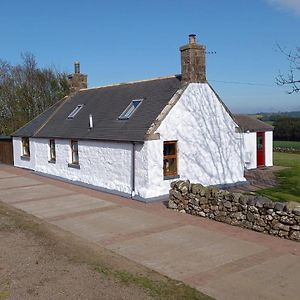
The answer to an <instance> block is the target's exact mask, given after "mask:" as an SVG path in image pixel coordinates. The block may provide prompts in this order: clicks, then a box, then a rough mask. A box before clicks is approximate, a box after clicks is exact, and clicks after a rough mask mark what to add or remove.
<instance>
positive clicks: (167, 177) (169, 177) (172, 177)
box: [164, 175, 180, 180]
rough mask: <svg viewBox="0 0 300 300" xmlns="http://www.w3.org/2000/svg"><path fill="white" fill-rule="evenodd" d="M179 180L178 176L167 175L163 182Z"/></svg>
mask: <svg viewBox="0 0 300 300" xmlns="http://www.w3.org/2000/svg"><path fill="white" fill-rule="evenodd" d="M177 178H180V175H168V176H164V180H170V179H177Z"/></svg>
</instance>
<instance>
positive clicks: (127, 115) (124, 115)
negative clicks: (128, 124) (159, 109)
mask: <svg viewBox="0 0 300 300" xmlns="http://www.w3.org/2000/svg"><path fill="white" fill-rule="evenodd" d="M142 101H143V99H136V100H132V101H131V103H130V104H129V105H128V106H127V107H126V109H125V110H124V111H123V112H122V114H121V115H120V116H119V120H128V119H129V118H130V117H131V116H132V115H133V113H134V112H135V111H136V110H137V108H138V107H139V106H140V104H141V103H142Z"/></svg>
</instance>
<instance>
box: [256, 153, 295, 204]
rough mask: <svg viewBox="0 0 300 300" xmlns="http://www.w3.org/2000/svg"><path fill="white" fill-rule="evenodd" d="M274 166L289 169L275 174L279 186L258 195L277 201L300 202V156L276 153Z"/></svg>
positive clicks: (262, 191) (259, 192)
mask: <svg viewBox="0 0 300 300" xmlns="http://www.w3.org/2000/svg"><path fill="white" fill-rule="evenodd" d="M274 165H276V166H283V167H289V168H288V169H285V170H281V171H279V172H276V173H275V175H276V176H277V178H278V180H279V183H280V184H279V185H278V186H276V187H274V188H269V189H264V190H260V191H258V192H257V193H258V194H261V195H264V196H267V197H269V198H271V199H273V200H276V201H283V202H288V201H295V202H300V154H290V153H274Z"/></svg>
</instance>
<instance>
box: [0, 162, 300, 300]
mask: <svg viewBox="0 0 300 300" xmlns="http://www.w3.org/2000/svg"><path fill="white" fill-rule="evenodd" d="M0 201H3V202H6V203H8V204H10V205H12V206H15V207H17V208H19V209H22V210H23V211H26V212H27V213H30V214H33V215H35V216H37V217H39V218H42V219H44V220H46V221H48V222H50V223H52V224H55V225H57V226H58V227H60V228H62V229H64V230H68V231H70V232H72V233H74V234H76V235H78V236H80V237H82V238H83V239H86V240H89V241H93V242H96V243H98V244H99V245H101V246H104V247H106V248H108V249H111V250H113V251H115V252H116V253H118V254H120V255H123V256H125V257H127V258H129V259H131V260H134V261H136V262H138V263H140V264H143V265H145V266H147V267H149V268H151V269H154V270H156V271H158V272H160V273H162V274H165V275H167V276H169V277H171V278H174V279H178V280H181V281H184V282H185V283H187V284H190V285H191V286H194V287H196V288H197V289H199V290H201V291H202V292H204V293H206V294H208V295H210V296H212V297H215V298H217V299H231V300H233V299H243V300H247V299H251V300H253V299H271V300H275V299H295V300H296V299H297V300H298V299H300V296H299V295H300V284H299V283H300V243H296V242H292V241H288V240H283V239H279V238H275V237H271V236H266V235H263V234H260V233H256V232H252V231H248V230H245V229H242V228H237V227H233V226H229V225H226V224H222V223H217V222H214V221H211V220H207V219H202V218H199V217H194V216H191V215H185V214H180V213H176V212H174V211H171V210H168V209H166V208H165V206H164V205H163V204H162V203H153V204H143V203H139V202H136V201H132V200H128V199H124V198H122V197H117V196H113V195H110V194H106V193H101V192H97V191H94V190H90V189H87V188H82V187H79V186H75V185H71V184H67V183H64V182H61V181H56V180H52V179H49V178H45V177H41V176H38V175H34V174H31V173H30V172H29V171H26V170H21V169H17V168H13V167H8V166H4V165H0Z"/></svg>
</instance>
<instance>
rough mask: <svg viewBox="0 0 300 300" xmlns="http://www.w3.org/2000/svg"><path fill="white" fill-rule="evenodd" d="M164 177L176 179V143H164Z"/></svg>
mask: <svg viewBox="0 0 300 300" xmlns="http://www.w3.org/2000/svg"><path fill="white" fill-rule="evenodd" d="M164 176H165V177H177V176H178V174H177V141H168V142H164Z"/></svg>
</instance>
